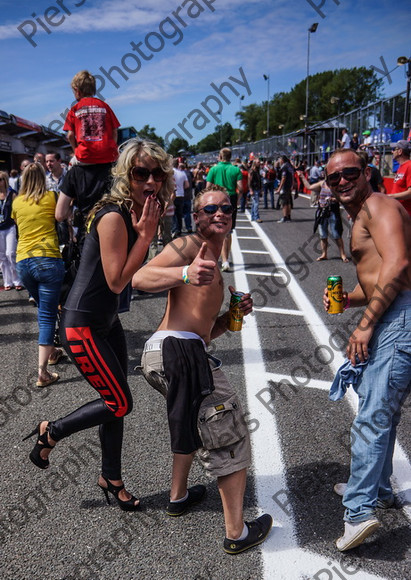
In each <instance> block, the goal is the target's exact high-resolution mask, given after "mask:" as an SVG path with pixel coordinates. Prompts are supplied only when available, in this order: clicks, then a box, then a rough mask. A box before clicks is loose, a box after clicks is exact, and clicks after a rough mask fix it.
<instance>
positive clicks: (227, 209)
mask: <svg viewBox="0 0 411 580" xmlns="http://www.w3.org/2000/svg"><path fill="white" fill-rule="evenodd" d="M219 209H221V211H222V212H223V214H224V215H231V214H232V213H233V206H232V205H231V204H228V203H225V204H223V205H217V204H216V203H210V204H209V205H205V206H204V207H200V209H198V210H197V211H203V212H204V213H206V214H207V215H214V214H215V213H217V211H218V210H219Z"/></svg>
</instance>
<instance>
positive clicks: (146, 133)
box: [137, 125, 164, 147]
mask: <svg viewBox="0 0 411 580" xmlns="http://www.w3.org/2000/svg"><path fill="white" fill-rule="evenodd" d="M137 133H138V136H139V137H141V138H142V139H148V140H149V141H155V142H156V143H158V144H159V145H160V146H161V147H164V139H163V138H162V137H160V135H157V134H156V129H155V127H150V125H144V127H142V128H141V129H140V130H139V131H137Z"/></svg>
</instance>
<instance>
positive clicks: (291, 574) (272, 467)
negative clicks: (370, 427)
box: [232, 224, 380, 580]
mask: <svg viewBox="0 0 411 580" xmlns="http://www.w3.org/2000/svg"><path fill="white" fill-rule="evenodd" d="M254 228H255V229H256V231H257V232H258V233H259V234H260V235H261V234H263V236H261V238H262V239H265V241H267V240H268V238H267V237H266V236H265V234H264V232H263V230H262V229H261V227H259V226H258V225H257V224H255V225H254ZM268 242H270V241H269V240H268ZM266 247H267V246H266ZM268 247H269V248H270V252H264V253H268V254H270V255H272V251H273V250H274V251H275V254H276V257H275V258H274V256H273V261H274V262H277V261H283V260H282V258H281V256H280V255H279V253H278V252H277V250H276V249H275V248H274V246H273V245H272V244H271V242H270V243H269V245H268ZM247 253H255V252H250V251H245V250H241V248H240V246H239V243H238V239H237V235H236V233H235V232H234V233H233V236H232V255H233V261H234V263H235V264H236V265H238V266H240V269H237V268H236V270H235V271H234V280H235V282H234V285H235V287H236V289H238V290H241V291H243V292H248V291H249V290H250V289H249V286H248V281H247V271H246V270H244V260H243V254H247ZM258 253H260V254H261V253H263V252H258ZM278 258H279V259H278ZM290 276H291V279H292V281H293V293H292V296H293V298H294V299H296V303H297V304H300V305H301V307H302V309H303V315H304V316H305V317H306V321H307V311H305V306H307V307H309V311H310V313H311V312H312V313H313V314H314V315H315V316H314V317H313V320H312V321H307V324H308V322H309V324H308V326H309V328H310V330H311V332H312V333H313V334H314V332H313V329H314V328H315V326H316V325H318V328H317V330H316V333H318V338H319V339H320V340H319V344H324V343H325V344H328V340H327V342H324V341H325V340H326V339H328V333H327V332H326V329H325V328H324V325H323V323H322V320H321V319H320V318H319V316H318V315H317V314H316V312H315V310H314V309H313V307H312V306H311V303H310V302H309V301H308V298H307V297H306V295H305V294H304V293H303V292H302V290H301V289H300V288H299V286H298V284H297V283H296V281H295V279H294V277H293V276H292V274H291V273H290ZM300 293H301V294H300ZM302 297H304V298H305V300H303V301H301V299H302ZM314 336H315V337H316V338H317V335H316V334H314ZM241 341H242V350H243V357H244V374H245V380H246V385H247V401H248V409H249V411H250V416H251V417H259V419H260V424H259V428H258V429H256V430H255V431H254V432H253V433H252V434H251V440H252V447H253V463H254V472H255V485H256V492H257V498H258V505H259V506H260V508H261V510H262V511H263V512H268V513H272V514H274V516H275V523H274V528H273V530H272V532H271V534H270V535H269V537H268V538H267V540H266V541H265V542H264V543H263V544H262V546H261V551H262V559H263V578H264V580H288V579H290V578H303V577H307V576H308V577H309V578H310V577H312V576H314V575H315V574H317V572H318V571H319V569H325V571H327V569H326V566H328V565H329V562H330V559H329V558H325V557H324V556H321V555H319V554H314V553H310V552H308V551H306V550H304V549H302V548H299V547H298V544H297V541H296V538H295V529H294V521H293V518H292V517H288V516H287V515H286V514H285V512H284V511H283V510H278V509H276V508H275V507H274V504H273V499H272V496H273V494H274V493H276V492H278V491H280V490H286V489H287V488H286V482H285V475H284V471H285V466H284V461H283V457H282V451H281V444H280V437H279V433H278V429H277V422H276V420H275V416H274V415H271V414H270V415H269V416H268V415H266V416H263V415H262V414H261V403H260V402H259V401H258V399H257V397H256V394H257V393H258V392H259V391H261V389H264V388H267V387H268V380H269V378H268V376H267V375H268V373H266V372H265V364H264V359H263V355H262V348H261V343H260V338H259V333H258V328H257V321H256V317H249V319H247V325H246V327H245V328H244V330H243V332H242V333H241ZM341 359H342V357H341ZM338 366H339V365H338ZM276 507H277V508H278V506H276ZM287 507H291V506H287ZM341 524H342V522H341ZM361 580H380V577H378V576H375V575H373V574H369V573H367V572H364V571H362V573H361Z"/></svg>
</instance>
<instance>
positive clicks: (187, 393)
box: [133, 185, 272, 554]
mask: <svg viewBox="0 0 411 580" xmlns="http://www.w3.org/2000/svg"><path fill="white" fill-rule="evenodd" d="M231 215H232V205H231V203H230V199H229V197H228V195H227V193H225V192H224V191H222V190H221V188H220V187H219V186H216V185H209V186H208V187H207V189H205V190H203V191H202V192H200V193H199V195H197V197H196V199H195V201H194V213H193V217H194V221H195V224H196V233H195V234H193V235H191V236H186V237H184V238H177V239H176V240H174V241H173V242H172V243H170V244H168V245H167V246H166V247H165V248H164V250H163V251H162V252H161V253H160V254H159V255H158V256H156V257H155V258H154V259H153V260H151V261H150V262H149V263H148V264H146V265H145V266H144V267H143V268H141V269H140V270H139V271H138V272H137V273H136V274H135V275H134V277H133V286H134V287H135V288H138V289H139V290H143V291H146V292H162V291H164V290H169V293H168V301H167V307H166V311H165V314H164V317H163V320H162V321H161V323H160V326H159V327H158V330H157V332H156V333H154V335H153V336H152V337H151V338H150V339H149V340H148V341H147V343H146V345H145V348H144V353H143V358H142V368H143V373H144V376H145V377H146V379H147V380H148V382H149V383H150V384H151V385H152V386H153V387H154V388H156V389H157V390H159V391H160V392H161V393H162V394H163V395H164V396H165V397H166V398H167V412H168V419H169V428H170V437H171V448H172V451H173V470H172V483H171V493H170V503H169V504H168V507H167V514H168V515H169V516H180V515H182V514H183V513H184V512H185V511H186V510H187V509H188V508H189V507H190V505H192V504H193V503H195V502H198V501H200V500H201V499H202V498H203V496H204V493H205V487H204V486H202V485H196V486H194V487H191V488H189V489H187V479H188V475H189V471H190V467H191V464H192V461H193V458H194V454H195V451H196V450H197V449H199V457H200V459H201V461H202V462H203V464H204V466H205V468H206V469H207V471H208V472H209V473H210V474H212V475H214V476H217V480H218V487H219V492H220V496H221V500H222V503H223V510H224V518H225V528H226V538H225V539H224V544H223V549H224V551H225V552H227V553H228V554H238V553H240V552H243V551H244V550H247V549H248V548H251V547H252V546H255V545H257V544H260V543H261V542H263V541H264V539H265V538H266V536H267V535H268V533H269V531H270V529H271V526H272V518H271V516H270V515H268V514H264V515H262V516H260V517H259V518H257V519H256V520H253V521H251V522H244V519H243V498H244V491H245V486H246V476H247V467H249V465H250V462H251V451H250V439H249V433H248V429H247V426H246V423H245V420H244V415H243V411H242V409H241V404H240V401H239V399H238V397H237V395H236V393H235V391H234V389H233V388H232V387H231V385H230V384H229V382H228V381H227V379H226V377H225V376H224V374H223V372H222V371H221V369H220V366H221V361H219V360H218V359H215V358H214V357H211V358H210V357H208V356H207V353H206V351H205V347H206V345H208V344H209V343H210V341H211V340H213V339H215V338H217V337H218V336H220V335H221V334H223V333H224V332H226V330H227V322H228V312H225V313H224V314H222V315H220V316H219V312H220V308H221V304H222V302H223V298H224V288H223V281H222V276H221V274H220V271H219V269H218V258H219V256H220V253H221V247H222V245H223V242H224V240H225V238H226V236H227V234H228V233H229V232H230V230H231ZM230 291H234V288H232V287H230ZM240 307H241V309H242V310H243V312H244V314H245V315H247V314H249V313H250V312H251V311H252V299H251V297H250V295H249V294H245V295H244V296H243V297H242V300H241V302H240Z"/></svg>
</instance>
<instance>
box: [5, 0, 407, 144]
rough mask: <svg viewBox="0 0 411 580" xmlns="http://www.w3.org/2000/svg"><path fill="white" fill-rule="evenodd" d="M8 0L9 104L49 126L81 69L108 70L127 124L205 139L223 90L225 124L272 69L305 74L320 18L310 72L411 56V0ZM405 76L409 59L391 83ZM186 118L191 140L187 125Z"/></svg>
mask: <svg viewBox="0 0 411 580" xmlns="http://www.w3.org/2000/svg"><path fill="white" fill-rule="evenodd" d="M315 7H316V8H315ZM0 9H1V12H0V13H1V15H2V18H1V25H0V49H1V55H2V78H3V82H2V89H1V97H0V109H2V110H5V111H7V112H8V113H12V114H14V115H17V116H20V117H23V118H26V119H29V120H31V121H35V122H37V123H39V124H43V125H46V126H47V125H49V124H50V123H51V122H52V121H56V120H57V122H56V123H54V124H53V125H52V127H53V128H55V129H59V126H60V123H59V121H62V118H61V114H63V115H64V111H65V109H66V108H67V107H69V106H70V105H71V103H72V102H73V95H72V92H71V89H70V81H71V79H72V77H73V76H74V74H75V73H76V72H78V71H79V70H82V69H88V70H90V71H91V72H92V73H93V74H99V75H100V76H101V80H99V82H98V85H99V86H100V87H102V85H103V82H104V83H105V86H104V87H102V88H101V93H102V94H103V96H104V98H105V99H106V100H107V102H108V103H109V104H110V105H111V107H112V108H113V110H114V111H115V113H116V115H117V117H118V118H119V121H120V123H121V125H122V126H129V125H133V126H134V127H136V129H139V128H141V127H142V126H143V125H145V124H149V125H151V126H154V127H155V128H156V132H157V133H158V134H160V135H162V136H163V137H164V136H165V135H166V134H167V133H168V132H170V131H172V130H173V129H176V130H178V131H179V132H180V133H181V134H182V135H183V136H184V137H185V138H187V140H188V141H189V142H191V143H196V142H197V141H198V140H200V139H201V138H203V137H204V136H205V135H206V134H208V133H210V132H212V131H213V130H214V128H215V125H216V121H215V120H214V119H213V118H212V115H211V113H210V112H209V111H208V110H207V109H206V108H205V107H204V105H203V104H202V103H204V102H205V103H206V105H207V106H208V107H209V108H210V109H212V108H215V110H217V109H218V102H217V100H216V99H217V98H218V99H220V100H221V102H222V105H223V110H222V118H223V122H226V121H229V122H231V123H232V124H233V125H234V126H238V121H237V120H236V119H235V113H236V111H238V110H239V107H240V96H242V95H244V99H243V100H242V101H241V103H242V104H243V105H247V104H250V103H252V102H257V103H260V102H262V101H263V100H266V98H267V88H268V87H267V82H266V81H264V79H263V74H266V75H270V95H273V94H274V93H276V92H280V91H288V90H290V89H291V88H292V87H293V86H294V85H295V84H297V83H298V82H300V81H301V80H302V79H304V78H305V75H306V64H307V34H308V33H307V30H308V28H309V27H310V26H311V24H313V23H314V22H318V23H319V26H318V30H317V32H316V33H314V34H311V37H310V40H311V57H310V74H315V73H317V72H321V71H324V70H330V69H336V68H341V67H347V68H349V67H354V66H365V67H371V66H375V67H376V68H377V69H379V70H380V71H381V72H378V71H377V74H378V75H381V76H382V75H383V74H384V70H385V71H391V70H392V69H394V67H396V61H397V57H399V56H407V57H409V56H410V55H411V41H410V34H409V31H410V26H409V23H410V2H409V0H395V2H392V1H391V0H374V1H373V2H370V1H366V0H247V1H245V2H243V1H242V0H168V1H166V0H151V1H150V0H149V1H148V2H146V3H145V4H144V3H142V2H141V1H137V0H127V1H125V0H102V1H97V0H58V1H54V2H52V0H34V1H30V2H26V1H19V2H16V0H0ZM22 32H23V33H24V34H23V33H22ZM140 43H141V44H140ZM33 44H36V46H33ZM139 51H140V52H139ZM125 55H127V56H125ZM381 59H383V61H382V60H381ZM113 66H116V67H118V70H116V71H113V72H112V75H111V77H112V79H113V81H110V80H109V78H108V72H109V71H110V69H111V67H113ZM127 69H128V70H127ZM241 70H242V71H243V73H241ZM104 71H106V73H107V74H104ZM124 77H126V78H124ZM229 77H233V78H234V79H237V82H234V81H233V80H231V81H229ZM224 81H229V82H230V83H231V86H233V87H235V88H236V89H237V92H238V96H236V95H234V93H233V91H232V90H231V89H230V87H227V86H226V88H225V90H224V93H225V95H226V100H227V101H229V102H228V103H227V102H226V101H223V100H222V99H221V97H218V95H217V93H216V92H215V89H213V88H212V87H211V83H214V85H216V86H220V85H221V83H223V82H224ZM114 82H115V83H117V84H118V87H115V86H114V84H113V83H114ZM240 83H242V84H240ZM405 86H406V76H405V67H404V66H403V67H398V68H396V69H395V70H394V71H393V72H392V73H390V75H389V76H386V77H385V80H384V93H385V95H386V96H391V95H393V94H395V93H398V92H400V91H403V90H405ZM249 93H251V94H249ZM210 95H213V96H214V97H215V98H211V99H207V97H209V96H210ZM194 110H196V111H197V112H194ZM190 113H191V115H190ZM301 113H304V111H302V112H301ZM184 118H186V119H187V121H186V122H185V123H184V124H183V126H184V127H185V129H186V130H187V131H188V132H189V133H190V134H191V135H192V138H191V139H190V138H188V136H187V135H186V134H184V133H182V130H181V128H179V126H178V123H183V120H184ZM170 138H171V139H172V138H173V135H170Z"/></svg>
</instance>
